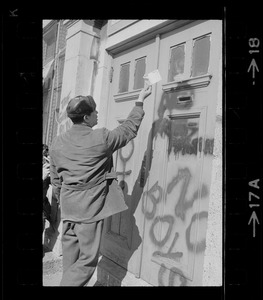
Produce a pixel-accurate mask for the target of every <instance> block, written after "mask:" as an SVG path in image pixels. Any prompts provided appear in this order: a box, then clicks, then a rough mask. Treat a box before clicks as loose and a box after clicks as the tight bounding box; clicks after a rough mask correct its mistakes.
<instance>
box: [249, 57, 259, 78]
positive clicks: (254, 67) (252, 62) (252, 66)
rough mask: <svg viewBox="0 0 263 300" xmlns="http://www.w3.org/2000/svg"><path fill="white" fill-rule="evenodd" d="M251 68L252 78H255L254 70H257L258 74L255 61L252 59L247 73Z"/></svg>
mask: <svg viewBox="0 0 263 300" xmlns="http://www.w3.org/2000/svg"><path fill="white" fill-rule="evenodd" d="M251 68H252V77H253V78H254V77H255V70H257V71H258V72H259V69H258V66H257V64H256V61H255V59H254V58H253V59H252V61H251V64H250V65H249V67H248V70H247V71H248V72H249V71H250V69H251Z"/></svg>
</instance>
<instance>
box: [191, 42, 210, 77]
mask: <svg viewBox="0 0 263 300" xmlns="http://www.w3.org/2000/svg"><path fill="white" fill-rule="evenodd" d="M209 55H210V36H204V37H202V38H199V39H197V40H195V42H194V47H193V56H192V75H191V76H192V77H195V76H200V75H203V74H206V73H207V71H208V65H209Z"/></svg>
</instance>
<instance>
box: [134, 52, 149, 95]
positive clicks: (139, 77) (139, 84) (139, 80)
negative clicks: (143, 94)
mask: <svg viewBox="0 0 263 300" xmlns="http://www.w3.org/2000/svg"><path fill="white" fill-rule="evenodd" d="M145 69H146V57H143V58H140V59H137V60H136V61H135V72H134V86H133V89H134V90H137V89H141V88H143V87H144V79H143V75H144V74H145Z"/></svg>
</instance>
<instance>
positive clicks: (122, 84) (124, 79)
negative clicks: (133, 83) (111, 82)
mask: <svg viewBox="0 0 263 300" xmlns="http://www.w3.org/2000/svg"><path fill="white" fill-rule="evenodd" d="M129 77H130V64H125V65H122V66H121V71H120V81H119V93H124V92H127V91H128V88H129Z"/></svg>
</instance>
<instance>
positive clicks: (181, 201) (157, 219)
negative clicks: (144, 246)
mask: <svg viewBox="0 0 263 300" xmlns="http://www.w3.org/2000/svg"><path fill="white" fill-rule="evenodd" d="M191 176H192V175H191V172H190V170H189V168H187V167H186V168H181V169H178V172H177V174H176V175H175V176H174V177H173V178H171V180H170V182H169V183H168V184H167V188H166V193H165V195H163V193H164V191H163V188H162V187H161V186H160V185H159V183H158V181H156V182H155V183H154V185H153V186H152V187H151V188H150V189H149V190H148V191H146V192H144V194H143V198H142V212H143V213H144V215H145V218H146V219H147V220H149V221H151V222H152V223H151V226H150V230H149V237H150V241H151V242H152V243H153V245H155V246H156V247H157V248H158V249H159V250H157V251H154V252H153V253H152V255H153V256H154V257H163V258H169V259H171V260H174V261H177V262H180V259H181V258H182V257H183V255H184V253H183V252H182V251H179V249H176V243H177V241H178V239H184V242H185V244H186V246H187V251H190V252H195V253H200V252H202V251H204V250H205V239H202V240H200V241H197V242H195V243H194V242H193V241H191V229H192V227H193V224H194V223H195V221H196V220H201V219H203V218H205V219H207V217H208V213H207V211H202V212H199V213H194V214H193V215H192V217H191V216H190V217H191V220H190V223H189V224H184V226H183V230H182V227H181V230H180V232H178V231H176V223H177V222H178V220H179V219H180V221H181V222H184V221H185V220H186V218H185V215H186V213H187V211H189V210H190V208H192V206H193V204H194V202H195V201H196V200H197V199H198V197H200V199H204V198H206V197H207V196H208V189H207V187H206V185H205V184H203V185H202V186H201V188H200V190H196V191H194V193H193V195H192V197H191V198H190V199H187V197H186V194H187V191H188V189H189V183H190V179H191ZM180 182H182V184H181V185H180V191H179V196H178V200H177V201H176V204H175V206H174V212H173V213H172V214H165V215H159V214H158V210H157V206H158V205H159V204H161V201H162V199H164V201H165V205H167V201H168V200H167V196H168V195H169V194H171V193H172V191H173V189H174V188H175V187H176V186H178V185H179V183H180ZM146 200H147V201H150V202H151V205H148V206H151V209H150V210H147V209H146ZM173 200H174V199H173V197H172V200H171V199H170V200H169V201H170V202H171V201H173ZM188 219H189V218H188ZM160 225H163V226H164V227H165V228H166V231H165V234H164V235H163V236H162V237H161V238H160V236H156V232H158V230H156V227H158V226H160ZM174 231H175V233H172V232H174ZM172 235H174V236H172ZM171 240H172V242H170V241H171ZM170 243H171V244H170ZM168 244H170V246H169V245H168ZM168 246H169V248H168V251H167V250H166V251H167V252H165V251H164V250H163V249H164V248H166V249H167V247H168ZM168 271H169V272H170V274H169V279H168V285H174V281H175V278H176V277H177V276H179V280H180V285H187V279H186V278H185V276H184V274H183V272H182V270H180V269H178V268H176V267H172V268H170V270H168V269H167V267H166V266H165V264H161V267H160V270H159V273H158V282H159V285H164V280H163V277H164V275H165V273H166V272H168Z"/></svg>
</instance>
